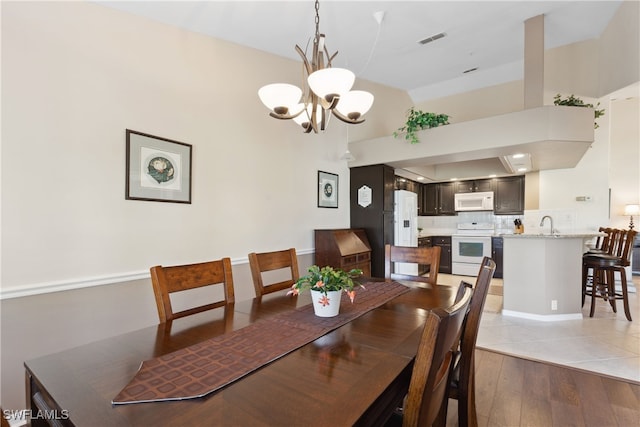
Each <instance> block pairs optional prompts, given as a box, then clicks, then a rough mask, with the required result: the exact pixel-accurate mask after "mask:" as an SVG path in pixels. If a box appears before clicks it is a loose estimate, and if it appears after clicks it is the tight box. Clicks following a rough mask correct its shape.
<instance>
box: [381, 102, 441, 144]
mask: <svg viewBox="0 0 640 427" xmlns="http://www.w3.org/2000/svg"><path fill="white" fill-rule="evenodd" d="M448 124H449V116H448V115H446V114H436V113H429V112H426V113H425V112H424V111H422V110H416V109H415V108H414V107H411V108H410V109H409V111H408V112H407V121H406V122H405V124H404V126H402V127H401V128H398V130H397V131H395V132H393V136H394V137H395V138H397V137H398V136H400V135H401V134H403V133H404V139H406V140H407V141H409V142H410V143H412V144H417V143H418V142H420V141H419V140H418V137H417V136H416V132H417V131H419V130H422V129H429V128H435V127H438V126H444V125H448Z"/></svg>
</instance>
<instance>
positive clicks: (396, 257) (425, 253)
mask: <svg viewBox="0 0 640 427" xmlns="http://www.w3.org/2000/svg"><path fill="white" fill-rule="evenodd" d="M440 251H441V249H440V246H433V247H427V246H418V247H413V246H411V247H408V246H392V245H385V248H384V277H385V279H387V281H389V280H411V281H414V282H426V283H430V284H432V285H436V284H438V270H439V269H440ZM394 262H406V263H416V264H428V265H429V266H430V267H429V275H428V276H427V277H424V276H413V275H408V274H399V273H396V272H394V269H393V263H394Z"/></svg>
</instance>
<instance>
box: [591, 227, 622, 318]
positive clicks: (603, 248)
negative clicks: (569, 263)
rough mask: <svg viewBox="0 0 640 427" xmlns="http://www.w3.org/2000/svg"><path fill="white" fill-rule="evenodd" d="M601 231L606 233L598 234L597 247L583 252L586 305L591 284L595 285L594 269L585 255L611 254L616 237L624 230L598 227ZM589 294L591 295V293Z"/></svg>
mask: <svg viewBox="0 0 640 427" xmlns="http://www.w3.org/2000/svg"><path fill="white" fill-rule="evenodd" d="M598 231H599V232H600V233H604V236H598V238H597V239H596V244H595V247H593V248H591V249H589V250H588V251H587V252H586V253H584V254H583V262H582V306H583V307H584V301H585V297H586V296H587V293H588V292H590V291H591V286H592V285H593V272H592V271H591V270H592V269H591V268H589V267H587V266H586V264H585V263H584V257H585V256H589V255H594V254H609V255H611V254H612V253H613V250H614V244H615V239H616V236H617V235H618V233H620V232H622V230H616V229H614V228H609V227H600V228H599V229H598ZM589 295H591V294H590V293H589Z"/></svg>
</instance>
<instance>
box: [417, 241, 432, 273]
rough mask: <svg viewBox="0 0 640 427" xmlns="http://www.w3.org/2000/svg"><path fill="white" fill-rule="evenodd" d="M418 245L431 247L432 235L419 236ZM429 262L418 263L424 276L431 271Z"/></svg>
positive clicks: (419, 270) (419, 271) (419, 269)
mask: <svg viewBox="0 0 640 427" xmlns="http://www.w3.org/2000/svg"><path fill="white" fill-rule="evenodd" d="M418 246H426V247H427V248H430V247H431V237H418ZM429 267H430V265H429V264H418V274H419V275H420V276H423V275H425V274H427V273H428V272H429Z"/></svg>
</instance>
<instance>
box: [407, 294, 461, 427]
mask: <svg viewBox="0 0 640 427" xmlns="http://www.w3.org/2000/svg"><path fill="white" fill-rule="evenodd" d="M471 294H472V291H471V289H469V288H467V287H465V290H464V294H463V296H462V298H461V299H460V301H458V302H457V303H455V304H454V305H453V306H451V307H449V308H448V309H435V310H432V311H431V312H429V314H428V316H427V321H426V323H425V327H424V330H423V332H422V337H421V339H420V344H419V347H418V352H417V353H416V358H415V362H414V365H413V371H412V374H411V381H410V384H409V392H408V393H407V398H406V400H405V405H404V410H403V416H402V425H403V426H404V427H415V426H431V425H432V424H433V423H434V421H435V419H436V417H437V415H438V413H439V410H440V408H441V406H442V402H443V400H444V399H445V396H446V392H447V384H448V381H449V371H450V366H451V361H452V357H453V352H452V350H451V349H452V348H453V347H454V345H455V343H456V340H457V339H458V337H459V334H460V331H461V329H462V325H463V322H464V317H465V314H466V313H467V309H468V308H469V303H470V301H471Z"/></svg>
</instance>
